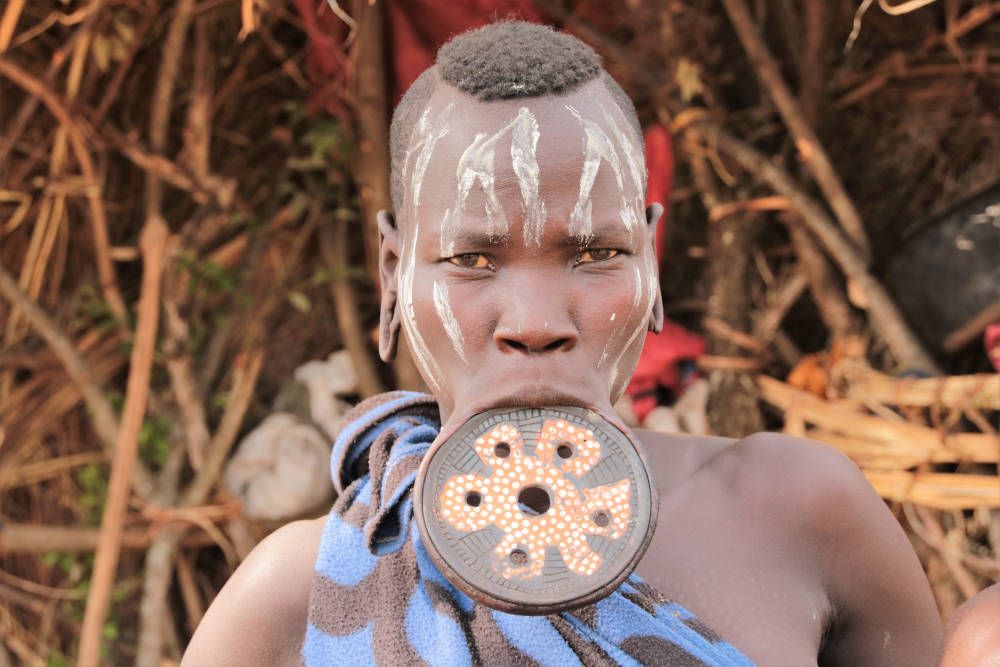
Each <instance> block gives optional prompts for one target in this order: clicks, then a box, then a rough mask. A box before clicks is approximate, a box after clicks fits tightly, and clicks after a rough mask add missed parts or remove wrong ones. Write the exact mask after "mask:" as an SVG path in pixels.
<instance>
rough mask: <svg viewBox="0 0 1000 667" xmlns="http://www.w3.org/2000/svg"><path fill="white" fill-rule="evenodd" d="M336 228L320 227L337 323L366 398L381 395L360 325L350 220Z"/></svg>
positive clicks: (337, 224)
mask: <svg viewBox="0 0 1000 667" xmlns="http://www.w3.org/2000/svg"><path fill="white" fill-rule="evenodd" d="M334 224H335V225H336V227H335V229H333V230H331V229H329V227H328V226H326V225H324V226H322V227H320V228H319V247H320V252H321V254H322V255H323V263H324V264H326V267H327V269H328V270H329V271H330V272H331V273H332V274H333V276H332V278H331V280H330V290H331V292H333V306H334V309H335V312H336V313H337V326H338V328H339V329H340V337H341V339H342V340H343V342H344V347H345V348H346V349H347V351H348V352H349V353H350V355H351V361H352V363H353V364H354V370H355V372H356V373H357V374H358V388H359V389H360V392H361V395H362V396H364V397H365V398H368V397H369V396H374V395H375V394H380V393H382V392H383V391H385V389H384V388H383V386H382V381H381V380H380V379H379V377H378V371H376V369H375V363H374V361H373V360H372V355H371V352H370V351H369V345H368V336H366V335H365V332H364V331H363V330H362V328H361V317H360V316H359V310H358V300H357V298H356V296H355V294H356V291H355V288H354V287H353V286H352V285H351V279H350V265H349V264H348V261H347V250H348V248H347V243H348V230H349V228H348V222H347V220H337V221H336V222H335V223H334Z"/></svg>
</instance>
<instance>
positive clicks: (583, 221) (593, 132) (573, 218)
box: [565, 104, 639, 238]
mask: <svg viewBox="0 0 1000 667" xmlns="http://www.w3.org/2000/svg"><path fill="white" fill-rule="evenodd" d="M565 107H566V109H567V110H568V111H569V112H570V113H571V114H573V116H574V117H575V118H576V119H577V121H579V123H580V125H581V126H582V127H583V132H584V135H585V137H586V139H585V141H584V147H583V169H582V171H581V173H580V192H579V195H578V196H577V200H576V205H575V206H574V207H573V211H572V213H570V219H569V222H570V225H569V227H570V234H571V235H573V236H575V237H578V238H586V237H588V236H590V235H591V233H592V230H593V220H592V203H591V200H590V191H591V189H592V188H593V187H594V181H595V180H596V179H597V172H598V171H599V170H600V168H601V163H602V162H607V163H608V166H609V167H610V168H611V172H612V174H613V175H614V177H615V182H616V183H617V184H618V191H619V192H621V205H620V209H619V217H620V219H621V221H622V224H624V225H625V229H626V230H627V231H628V233H629V237H630V238H631V236H632V234H633V232H634V230H635V228H636V227H637V226H638V225H639V219H638V217H637V215H636V211H635V208H634V204H632V205H630V204H629V202H628V199H627V198H626V197H625V182H624V179H623V177H622V167H621V160H620V159H619V158H618V151H616V150H615V147H614V144H613V143H612V141H611V139H610V138H609V137H608V135H607V133H606V132H605V131H604V129H603V128H602V127H601V126H600V125H598V124H597V123H595V122H594V121H593V120H590V119H589V118H584V117H583V116H581V115H580V112H579V111H577V110H576V109H575V108H574V107H573V106H571V105H569V104H567V105H565Z"/></svg>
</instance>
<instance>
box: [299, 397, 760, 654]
mask: <svg viewBox="0 0 1000 667" xmlns="http://www.w3.org/2000/svg"><path fill="white" fill-rule="evenodd" d="M439 431H440V417H439V413H438V407H437V404H436V403H435V401H434V399H433V398H432V397H431V396H428V395H425V394H419V393H414V392H391V393H388V394H381V395H379V396H375V397H373V398H370V399H368V400H367V401H364V402H363V403H361V404H360V405H358V406H357V407H356V408H354V410H352V411H351V412H350V413H349V414H348V415H346V416H345V419H344V426H343V428H342V430H341V432H340V435H339V436H338V437H337V440H336V442H335V443H334V447H333V452H332V456H331V473H332V478H333V483H334V487H335V488H336V490H337V494H338V497H337V500H336V501H335V502H334V505H333V508H332V509H331V510H330V514H329V516H328V517H327V519H326V524H325V526H324V531H323V536H322V539H321V542H320V548H319V553H318V554H317V558H316V565H315V572H314V574H313V584H312V589H311V591H310V598H309V622H308V626H307V630H306V634H305V637H304V640H303V647H302V659H303V661H304V663H305V664H306V665H308V666H310V667H312V666H315V665H342V664H352V665H353V664H359V665H364V664H378V665H400V664H430V665H468V664H476V665H479V664H485V665H535V664H540V665H571V664H580V665H615V664H617V665H642V664H656V665H709V666H724V667H743V666H746V665H752V663H751V662H750V660H749V659H747V658H746V657H745V656H744V655H743V654H742V653H740V652H739V651H738V650H737V649H736V648H735V647H733V646H732V645H731V644H728V643H727V642H725V641H723V640H722V639H721V638H720V637H719V636H718V635H716V634H715V633H714V632H712V631H711V630H710V629H709V628H707V627H706V626H705V625H704V624H703V623H701V622H700V621H698V620H697V619H696V618H695V617H694V616H693V615H692V614H691V613H690V612H688V611H687V610H686V609H684V608H683V607H681V606H680V605H678V604H676V603H673V602H670V601H668V600H666V599H665V598H663V597H662V596H661V595H659V593H657V592H656V591H655V590H654V589H653V588H652V587H650V586H649V585H648V584H646V583H645V582H644V581H643V580H642V579H641V578H640V577H638V576H637V575H635V574H633V575H632V576H630V577H629V579H627V580H626V581H625V582H624V583H623V584H622V585H621V586H619V588H618V590H616V591H615V592H613V593H612V594H611V595H609V596H608V597H606V598H604V599H602V600H600V601H599V602H597V603H595V604H593V605H589V606H587V607H584V608H582V609H577V610H574V611H572V612H563V613H559V614H552V615H548V616H519V615H515V614H507V613H504V612H500V611H497V610H494V609H491V608H489V607H486V606H484V605H481V604H479V603H477V602H475V601H474V600H472V599H471V598H469V597H468V596H467V595H465V594H464V593H462V592H461V591H459V590H458V589H457V588H455V587H454V586H453V585H452V584H451V583H450V582H448V581H447V579H445V577H444V576H443V575H442V574H441V573H440V571H438V569H437V568H436V567H435V565H434V563H433V561H432V560H431V558H430V556H429V555H428V553H427V550H426V548H425V547H424V545H423V542H422V540H421V537H420V534H419V531H418V530H417V526H416V522H415V521H414V519H413V501H412V490H413V485H414V482H415V480H416V475H417V470H418V469H419V467H420V462H421V460H422V459H423V456H424V455H425V454H426V453H427V450H428V449H429V448H430V445H431V444H432V442H433V441H434V438H435V437H436V436H437V434H438V432H439Z"/></svg>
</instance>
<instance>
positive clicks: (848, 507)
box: [720, 433, 942, 665]
mask: <svg viewBox="0 0 1000 667" xmlns="http://www.w3.org/2000/svg"><path fill="white" fill-rule="evenodd" d="M721 456H722V457H729V458H730V461H729V463H730V465H728V466H725V468H726V473H723V474H727V473H728V474H730V475H732V476H733V480H732V485H733V486H734V487H736V488H739V487H740V486H741V485H742V486H743V487H747V486H748V487H749V488H748V489H746V493H747V494H748V496H749V497H750V498H752V499H754V500H755V501H756V504H757V507H758V511H763V512H765V513H771V514H772V515H773V518H774V520H775V521H776V522H778V525H780V526H782V527H783V528H782V530H785V531H787V532H789V533H790V535H789V536H790V537H791V538H793V540H794V542H793V544H797V545H799V546H798V549H799V552H798V554H797V556H798V557H800V558H803V559H806V561H804V562H810V563H812V564H813V565H814V566H815V568H816V569H815V572H816V575H817V576H819V577H821V578H822V580H823V581H824V588H825V590H826V594H827V597H828V599H829V602H830V605H831V608H832V610H833V619H832V626H831V627H830V630H829V635H828V637H827V643H826V645H825V647H824V651H823V654H822V656H821V658H822V659H823V661H824V662H826V661H829V662H831V663H832V664H851V665H887V664H906V665H930V664H932V663H933V660H934V657H933V656H934V655H935V653H936V650H937V649H936V647H937V646H938V645H939V642H940V639H941V631H942V628H941V620H940V616H939V615H938V612H937V607H936V605H935V603H934V598H933V596H932V594H931V591H930V585H929V584H928V582H927V578H926V576H925V575H924V572H923V569H922V567H921V565H920V561H919V560H918V559H917V556H916V553H915V552H914V551H913V548H912V546H911V545H910V542H909V539H908V538H907V537H906V534H905V533H904V532H903V529H902V526H900V524H899V522H898V521H897V520H896V517H895V516H893V514H892V512H891V511H890V510H889V508H888V507H887V506H886V504H885V502H884V501H883V500H882V499H881V498H880V497H879V496H878V494H876V493H875V490H874V489H873V488H872V486H871V485H870V484H869V483H868V480H867V479H866V478H865V476H864V474H863V473H862V471H861V470H860V469H859V468H858V466H857V465H856V464H855V463H854V462H853V461H851V460H850V459H849V458H848V457H847V456H845V455H844V454H843V453H841V452H840V451H839V450H837V449H834V448H833V447H830V446H828V445H824V444H822V443H818V442H814V441H810V440H806V439H803V438H796V437H791V436H786V435H782V434H777V433H758V434H755V435H753V436H750V437H748V438H745V439H743V440H741V441H738V442H737V443H735V444H734V445H733V446H731V447H730V448H728V449H727V450H726V451H725V452H724V453H723V454H722V455H721ZM720 463H721V461H720Z"/></svg>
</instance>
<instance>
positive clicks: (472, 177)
mask: <svg viewBox="0 0 1000 667" xmlns="http://www.w3.org/2000/svg"><path fill="white" fill-rule="evenodd" d="M511 131H512V135H513V136H512V138H511V146H510V156H511V162H512V164H513V167H514V173H515V174H516V175H517V180H518V187H519V188H520V190H521V199H522V200H523V203H524V211H525V224H524V238H525V243H528V242H529V241H530V242H533V243H536V244H539V243H541V231H542V226H543V225H544V222H545V204H544V202H542V201H541V199H540V198H539V194H538V189H539V188H538V182H539V168H538V159H537V157H536V154H535V149H536V147H537V145H538V137H539V130H538V121H537V120H536V119H535V116H534V114H532V113H531V111H530V110H528V108H527V107H521V108H520V109H519V110H518V112H517V115H516V116H515V117H514V118H513V119H512V120H511V121H509V122H508V123H507V124H506V125H504V126H503V127H502V128H500V129H499V130H497V131H496V132H495V133H493V134H492V135H490V134H487V133H486V132H480V133H479V134H477V135H476V137H475V138H474V139H473V140H472V143H471V144H469V146H468V148H466V149H465V151H464V152H463V153H462V157H461V158H459V160H458V166H457V167H456V169H455V178H456V180H457V181H458V192H457V193H456V197H455V204H454V205H453V206H452V207H451V208H450V209H448V210H447V211H446V212H445V215H444V220H442V222H441V256H442V257H449V256H451V255H453V254H454V253H455V236H456V235H457V233H458V224H459V219H460V217H461V214H462V211H463V210H464V209H465V202H466V200H467V199H468V197H469V193H470V192H471V190H472V186H473V185H475V184H476V183H479V184H480V186H481V187H482V188H483V193H484V194H485V196H486V225H487V233H488V234H490V236H496V237H499V236H505V235H506V234H507V233H508V230H509V229H510V224H509V222H508V221H507V216H506V215H505V214H504V210H503V207H502V206H501V205H500V198H499V197H498V196H497V193H496V173H495V172H496V146H497V143H498V142H499V141H500V139H502V138H503V137H504V135H506V134H507V133H508V132H511Z"/></svg>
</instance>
